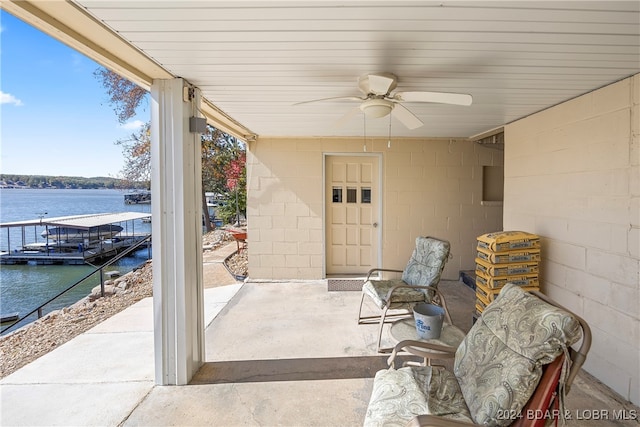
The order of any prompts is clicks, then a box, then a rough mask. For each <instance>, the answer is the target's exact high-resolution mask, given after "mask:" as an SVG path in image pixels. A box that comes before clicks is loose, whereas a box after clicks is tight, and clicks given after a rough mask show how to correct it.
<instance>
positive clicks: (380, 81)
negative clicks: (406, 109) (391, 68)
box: [369, 74, 395, 95]
mask: <svg viewBox="0 0 640 427" xmlns="http://www.w3.org/2000/svg"><path fill="white" fill-rule="evenodd" d="M394 82H395V79H393V78H392V77H388V76H382V75H379V74H369V92H372V93H375V94H376V95H386V94H387V93H389V90H391V85H393V83H394Z"/></svg>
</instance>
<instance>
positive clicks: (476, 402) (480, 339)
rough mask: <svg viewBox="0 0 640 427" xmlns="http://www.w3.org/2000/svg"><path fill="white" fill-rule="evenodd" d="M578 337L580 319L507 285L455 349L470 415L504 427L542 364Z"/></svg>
mask: <svg viewBox="0 0 640 427" xmlns="http://www.w3.org/2000/svg"><path fill="white" fill-rule="evenodd" d="M579 337H580V326H579V323H578V321H577V320H576V319H575V318H574V317H573V316H572V315H571V314H569V313H567V312H566V311H564V310H562V309H559V308H557V307H554V306H552V305H550V304H547V303H546V302H544V301H542V300H541V299H539V298H537V297H536V296H534V295H531V294H528V293H527V292H525V291H523V290H522V289H521V288H520V287H518V286H516V285H513V284H507V285H505V287H504V288H503V289H502V291H501V292H500V294H499V295H498V297H497V298H496V300H495V301H494V302H493V303H492V304H490V305H489V306H487V308H486V309H485V311H484V312H483V313H482V316H481V317H480V318H479V319H478V320H477V321H476V323H475V324H474V325H473V327H472V328H471V330H470V331H469V333H468V334H467V336H466V337H465V339H464V340H463V342H462V343H461V344H460V346H459V347H458V350H457V351H456V357H455V362H454V373H455V376H456V377H457V379H458V383H459V384H460V388H461V389H462V393H463V395H464V398H465V401H466V403H467V406H468V408H469V411H470V413H471V417H472V418H473V420H474V421H475V422H476V423H478V424H486V425H489V426H504V425H508V424H510V423H511V421H512V420H510V419H508V418H505V417H503V416H501V415H502V414H505V413H508V414H511V413H513V414H518V413H519V412H520V411H521V410H522V408H523V407H524V405H525V404H526V403H527V401H528V400H529V398H530V397H531V394H532V393H533V391H534V389H535V388H536V386H537V384H538V382H539V380H540V376H541V374H542V365H543V364H546V363H549V362H551V361H552V360H554V359H555V358H556V357H557V356H558V355H560V354H561V353H562V352H563V351H564V350H565V349H566V348H567V346H569V345H571V344H573V343H575V342H576V341H577V340H578V339H579Z"/></svg>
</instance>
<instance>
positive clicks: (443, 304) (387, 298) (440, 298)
mask: <svg viewBox="0 0 640 427" xmlns="http://www.w3.org/2000/svg"><path fill="white" fill-rule="evenodd" d="M399 288H410V289H426V290H428V291H430V292H433V294H434V296H435V297H437V301H439V302H440V306H441V307H442V308H444V316H445V318H446V319H447V322H449V323H451V324H453V321H452V320H451V315H450V314H449V309H448V308H447V302H446V301H445V299H444V295H442V292H440V291H439V290H438V289H437V288H434V287H433V286H420V285H415V286H414V285H406V284H405V285H403V284H399V285H395V286H394V287H392V288H391V289H389V292H387V295H386V296H385V301H387V304H390V303H391V296H392V295H393V293H394V292H395V290H396V289H399Z"/></svg>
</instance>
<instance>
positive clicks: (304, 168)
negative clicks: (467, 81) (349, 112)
mask: <svg viewBox="0 0 640 427" xmlns="http://www.w3.org/2000/svg"><path fill="white" fill-rule="evenodd" d="M325 153H328V154H331V153H336V154H337V153H353V154H360V153H363V141H362V139H357V138H352V139H345V138H310V139H282V138H260V139H258V140H257V141H255V142H252V143H250V144H249V150H248V156H247V180H248V183H247V186H248V195H247V219H248V227H249V234H248V239H249V246H250V248H251V250H250V251H249V275H250V276H251V277H252V278H254V279H321V278H323V277H324V274H325V272H324V257H325V248H324V218H323V216H322V215H323V203H324V183H323V170H322V169H323V156H324V154H325ZM367 153H381V155H382V174H383V178H382V203H383V207H382V211H383V220H382V227H383V232H382V233H383V237H382V243H381V248H382V260H383V267H387V268H403V267H404V266H405V265H406V263H407V261H408V259H409V257H410V255H411V251H412V250H413V248H414V244H415V237H416V236H418V235H431V236H435V237H439V238H443V239H446V240H449V241H450V242H451V245H452V251H451V252H452V259H450V260H449V262H448V264H447V267H446V270H445V272H444V277H445V278H448V279H457V278H458V274H459V271H460V270H462V269H465V270H466V269H473V268H474V265H475V264H474V258H475V245H476V240H475V239H476V237H477V236H478V235H480V234H483V233H487V232H489V231H496V230H500V229H501V225H502V206H483V205H481V199H482V166H500V165H502V164H503V153H502V152H501V151H498V150H493V149H490V148H486V147H483V146H480V145H478V144H474V143H471V142H468V141H463V140H455V139H429V140H425V139H396V140H394V141H393V143H392V146H391V148H388V147H387V140H386V139H384V140H369V141H368V146H367Z"/></svg>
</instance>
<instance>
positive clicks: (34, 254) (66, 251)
mask: <svg viewBox="0 0 640 427" xmlns="http://www.w3.org/2000/svg"><path fill="white" fill-rule="evenodd" d="M149 217H150V214H148V213H139V212H121V213H104V214H92V215H75V216H67V217H58V218H47V219H36V220H28V221H16V222H10V223H2V224H0V229H4V228H6V229H7V236H6V237H7V243H8V245H7V247H8V250H5V251H3V252H0V264H4V265H15V264H29V263H33V264H37V265H53V264H63V265H82V264H91V263H95V262H97V261H100V260H103V259H107V258H111V257H113V256H115V255H117V254H118V253H120V252H122V251H124V250H126V249H128V248H130V247H132V246H135V245H138V244H140V243H141V242H142V241H144V240H147V241H146V242H145V244H147V245H148V244H150V239H148V238H149V236H150V234H149V233H146V234H144V233H136V232H135V226H134V221H135V220H143V219H146V218H149ZM118 224H120V225H118ZM30 228H33V233H31V232H28V231H27V230H28V229H30ZM43 228H44V230H42V229H43ZM12 230H13V232H14V234H15V233H16V232H18V233H20V234H19V236H20V240H21V245H18V246H15V247H12V243H11V232H12ZM40 230H42V231H41V233H40V236H39V235H38V231H40Z"/></svg>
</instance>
